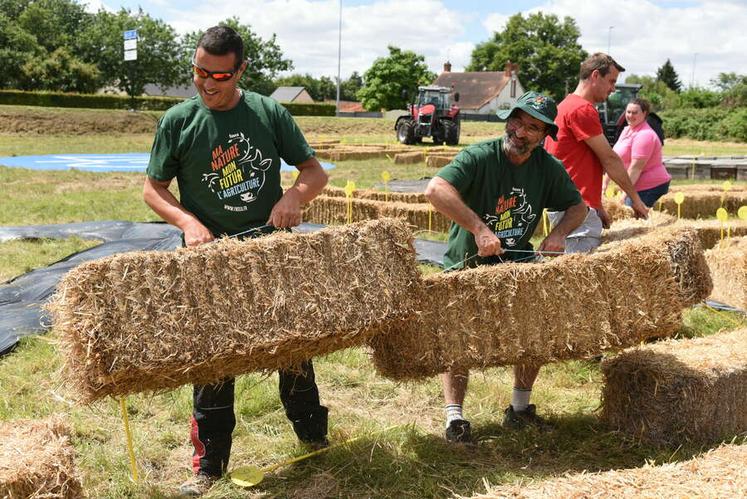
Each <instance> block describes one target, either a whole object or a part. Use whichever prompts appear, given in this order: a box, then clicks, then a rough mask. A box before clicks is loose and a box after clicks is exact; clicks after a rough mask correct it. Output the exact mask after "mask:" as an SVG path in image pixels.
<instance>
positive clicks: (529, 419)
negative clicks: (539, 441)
mask: <svg viewBox="0 0 747 499" xmlns="http://www.w3.org/2000/svg"><path fill="white" fill-rule="evenodd" d="M527 426H534V427H535V428H537V429H539V430H545V431H546V430H551V429H552V427H553V426H552V425H551V424H550V423H548V422H547V421H545V420H544V419H543V418H541V417H539V416H537V407H536V406H535V405H534V404H529V405H528V406H527V408H526V409H525V410H523V411H514V406H512V405H509V406H508V408H507V409H506V410H505V411H504V412H503V427H504V428H509V429H512V430H521V429H522V428H526V427H527Z"/></svg>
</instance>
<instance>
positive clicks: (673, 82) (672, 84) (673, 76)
mask: <svg viewBox="0 0 747 499" xmlns="http://www.w3.org/2000/svg"><path fill="white" fill-rule="evenodd" d="M656 79H657V80H658V81H662V82H664V83H665V84H666V85H667V86H668V87H669V88H671V89H672V90H674V91H675V92H679V91H680V90H682V82H681V81H680V77H679V75H678V74H677V71H675V70H674V66H672V62H671V61H670V60H669V59H667V62H665V63H664V64H663V65H662V66H661V67H660V68H659V69H657V70H656Z"/></svg>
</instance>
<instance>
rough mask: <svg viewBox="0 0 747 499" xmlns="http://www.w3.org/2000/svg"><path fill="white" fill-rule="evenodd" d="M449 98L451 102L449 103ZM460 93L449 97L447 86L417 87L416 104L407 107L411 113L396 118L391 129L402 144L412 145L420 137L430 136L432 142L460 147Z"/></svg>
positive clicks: (418, 140) (450, 93) (421, 139)
mask: <svg viewBox="0 0 747 499" xmlns="http://www.w3.org/2000/svg"><path fill="white" fill-rule="evenodd" d="M452 95H453V100H454V102H452ZM455 102H459V92H457V93H455V94H452V91H451V89H450V88H446V87H435V86H430V87H418V101H417V103H413V104H410V106H409V111H410V114H406V115H403V116H400V117H399V118H397V122H396V123H395V124H394V130H396V132H397V140H399V141H400V142H401V143H403V144H415V143H419V142H422V141H423V137H433V143H434V144H437V145H441V144H443V143H444V142H446V143H447V144H448V145H450V146H455V145H457V144H459V130H460V125H459V120H460V115H459V106H457V105H456V104H455Z"/></svg>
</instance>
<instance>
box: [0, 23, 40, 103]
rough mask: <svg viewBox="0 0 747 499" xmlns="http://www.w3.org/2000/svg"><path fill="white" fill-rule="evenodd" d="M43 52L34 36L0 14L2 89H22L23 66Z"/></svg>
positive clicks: (0, 77) (0, 81)
mask: <svg viewBox="0 0 747 499" xmlns="http://www.w3.org/2000/svg"><path fill="white" fill-rule="evenodd" d="M42 51H43V49H42V48H41V47H40V46H39V44H38V43H37V41H36V37H34V35H32V34H30V33H28V32H27V31H25V30H24V29H23V28H21V27H20V26H19V25H18V23H16V22H14V21H13V20H12V19H10V18H9V17H8V16H6V15H5V14H3V13H1V12H0V67H2V68H3V70H2V71H1V72H0V88H20V87H21V84H22V83H23V80H24V72H23V65H24V64H25V63H26V61H28V60H29V59H32V58H34V57H35V56H37V55H38V54H40V53H42Z"/></svg>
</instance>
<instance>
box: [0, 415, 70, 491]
mask: <svg viewBox="0 0 747 499" xmlns="http://www.w3.org/2000/svg"><path fill="white" fill-rule="evenodd" d="M69 435H70V430H69V429H68V428H67V427H66V426H65V425H64V424H63V423H62V422H61V421H60V420H59V419H47V420H42V421H8V422H4V423H2V424H0V441H2V443H3V444H2V447H0V497H3V498H9V499H25V498H41V497H59V498H68V497H69V498H76V499H77V498H78V497H82V496H83V490H82V488H81V485H80V481H79V479H78V477H77V472H76V468H75V451H74V449H73V446H72V445H71V444H70V439H69Z"/></svg>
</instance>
